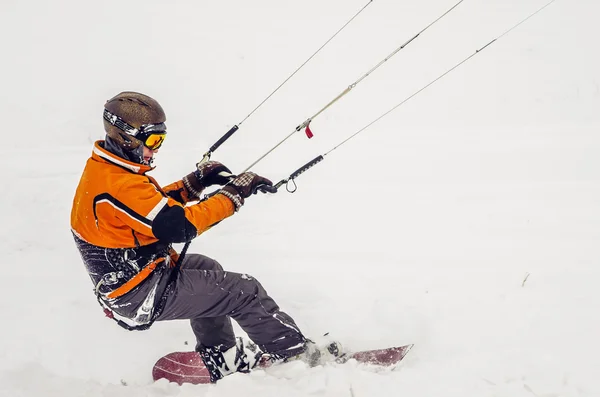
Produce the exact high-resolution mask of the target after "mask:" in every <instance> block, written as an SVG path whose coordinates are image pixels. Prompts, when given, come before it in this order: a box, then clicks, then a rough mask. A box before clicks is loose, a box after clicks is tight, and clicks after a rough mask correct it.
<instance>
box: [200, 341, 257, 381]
mask: <svg viewBox="0 0 600 397" xmlns="http://www.w3.org/2000/svg"><path fill="white" fill-rule="evenodd" d="M197 350H198V353H200V357H201V358H202V361H204V365H206V369H208V373H209V374H210V381H211V382H212V383H215V382H217V381H218V380H220V379H223V377H224V376H226V375H229V374H232V373H234V372H243V373H248V372H250V370H251V369H253V368H254V367H255V366H256V364H257V363H258V361H259V360H260V358H261V357H262V355H263V353H262V352H261V351H260V350H259V349H258V347H257V346H256V345H255V344H254V343H252V342H250V341H246V342H245V341H244V340H243V339H242V338H241V337H237V338H236V340H235V345H234V346H233V347H231V348H229V349H224V347H223V345H219V346H201V347H200V348H198V349H197Z"/></svg>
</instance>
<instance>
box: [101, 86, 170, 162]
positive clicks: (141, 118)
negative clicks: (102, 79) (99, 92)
mask: <svg viewBox="0 0 600 397" xmlns="http://www.w3.org/2000/svg"><path fill="white" fill-rule="evenodd" d="M166 119H167V117H166V116H165V112H164V110H163V108H162V107H161V106H160V104H159V103H158V102H156V100H154V99H152V98H150V97H149V96H147V95H144V94H140V93H137V92H130V91H125V92H121V93H120V94H118V95H117V96H115V97H113V98H111V99H109V100H108V101H106V104H105V105H104V130H105V131H106V135H108V136H109V137H110V138H111V139H112V140H113V141H114V142H115V143H116V144H117V145H119V146H120V147H121V148H122V149H124V150H126V151H133V150H135V149H137V148H139V147H140V146H141V145H143V144H144V142H145V140H146V139H147V138H148V134H150V133H157V132H159V133H162V134H164V133H166V130H167V126H166V125H165V121H166Z"/></svg>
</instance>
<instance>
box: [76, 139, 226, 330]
mask: <svg viewBox="0 0 600 397" xmlns="http://www.w3.org/2000/svg"><path fill="white" fill-rule="evenodd" d="M150 170H152V168H151V167H149V166H146V165H142V164H137V163H133V162H130V161H128V160H125V159H123V158H121V157H118V156H116V155H115V154H113V153H111V152H109V151H107V150H105V149H104V141H98V142H96V143H95V144H94V149H93V151H92V157H91V158H90V159H89V160H88V161H87V163H86V166H85V169H84V171H83V175H82V176H81V180H80V182H79V185H78V187H77V190H76V193H75V198H74V199H73V208H72V210H71V229H72V231H73V234H74V237H75V242H76V245H77V248H78V249H79V252H80V254H81V256H82V259H83V262H84V264H85V266H86V269H87V271H88V273H89V275H90V277H91V278H92V282H93V283H94V285H95V287H96V292H97V294H98V296H99V298H100V300H101V302H102V303H104V304H105V305H106V306H107V307H108V308H110V309H111V310H112V311H113V312H116V313H117V314H118V315H120V316H121V317H123V318H126V319H129V320H131V321H130V323H133V325H136V324H145V323H148V322H150V321H151V318H152V313H153V312H155V311H156V310H160V309H159V308H157V307H156V303H157V302H158V301H159V300H160V297H161V296H162V293H163V292H164V290H165V289H166V287H167V285H166V279H168V277H167V276H168V274H169V273H170V271H171V267H172V266H173V265H174V263H175V262H176V260H177V254H176V253H175V251H174V250H173V248H172V247H171V243H181V242H186V241H189V240H191V239H193V238H194V237H196V236H198V235H199V234H200V233H202V232H204V231H206V230H207V229H209V228H210V227H211V226H212V225H214V224H216V223H218V222H219V221H221V220H223V219H225V218H227V217H229V216H231V215H233V213H234V205H233V203H232V202H231V200H229V199H228V198H227V197H225V196H224V195H221V194H217V195H215V196H213V197H211V198H209V199H208V200H206V201H203V202H201V203H197V204H193V205H186V204H188V203H190V202H192V201H195V200H197V198H196V197H192V196H191V195H190V193H189V192H188V190H187V189H186V187H185V185H184V183H183V181H181V180H180V181H177V182H174V183H172V184H170V185H168V186H166V187H164V188H161V187H160V186H159V185H158V183H157V182H156V181H155V180H154V178H152V177H150V176H147V175H146V173H147V172H148V171H150Z"/></svg>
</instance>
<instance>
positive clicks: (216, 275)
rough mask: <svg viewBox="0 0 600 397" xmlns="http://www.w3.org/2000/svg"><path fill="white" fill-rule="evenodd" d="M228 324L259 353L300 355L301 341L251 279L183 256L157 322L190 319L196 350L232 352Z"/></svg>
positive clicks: (205, 260)
mask: <svg viewBox="0 0 600 397" xmlns="http://www.w3.org/2000/svg"><path fill="white" fill-rule="evenodd" d="M231 318H233V319H234V320H235V321H236V322H237V323H238V324H239V325H240V327H241V328H242V329H243V330H244V331H245V332H246V333H247V334H248V336H249V337H250V339H252V341H254V343H256V344H257V345H258V346H259V347H260V348H261V350H262V351H264V352H267V353H272V354H279V355H281V356H283V357H289V356H293V355H296V354H298V353H300V352H302V351H303V350H304V348H305V347H304V345H305V340H306V339H305V338H304V336H303V335H302V333H301V332H300V330H299V329H298V326H297V325H296V324H295V323H294V320H293V319H292V318H291V317H290V316H288V315H287V314H286V313H284V312H282V311H280V310H279V307H278V306H277V304H276V303H275V301H274V300H273V299H272V298H271V297H269V295H268V294H267V292H266V291H265V289H264V288H263V287H262V285H261V284H260V283H259V282H258V280H256V279H255V278H253V277H251V276H249V275H247V274H239V273H232V272H228V271H224V270H223V268H222V267H221V265H220V264H219V263H218V262H217V261H216V260H214V259H211V258H209V257H206V256H204V255H199V254H188V255H186V257H185V259H184V261H183V264H182V265H181V268H180V269H179V273H178V275H177V279H176V280H175V284H174V286H173V287H172V288H171V289H170V292H169V294H168V296H167V298H166V303H165V306H164V309H163V311H162V312H161V314H160V315H159V316H158V318H157V320H158V321H165V320H177V319H190V320H191V325H192V330H193V331H194V334H195V335H196V341H197V344H196V350H198V348H199V347H200V346H206V347H213V346H219V345H222V347H221V348H222V349H227V348H230V347H233V346H234V344H235V335H234V332H233V328H232V325H231Z"/></svg>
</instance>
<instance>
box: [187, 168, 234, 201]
mask: <svg viewBox="0 0 600 397" xmlns="http://www.w3.org/2000/svg"><path fill="white" fill-rule="evenodd" d="M196 167H197V169H196V171H194V172H192V173H190V174H188V175H186V176H184V177H183V178H182V180H183V184H184V186H185V188H186V189H187V190H188V192H189V193H190V194H191V195H192V196H195V197H198V198H200V196H201V195H202V191H203V190H204V189H205V188H207V187H209V186H213V185H225V184H226V183H227V182H229V180H230V179H231V177H232V176H233V175H232V174H231V170H230V169H229V168H227V167H225V166H224V165H223V164H221V163H219V162H218V161H206V162H204V163H198V164H197V165H196Z"/></svg>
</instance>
